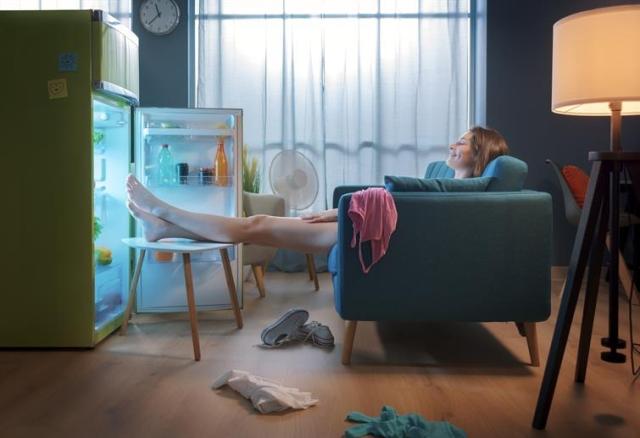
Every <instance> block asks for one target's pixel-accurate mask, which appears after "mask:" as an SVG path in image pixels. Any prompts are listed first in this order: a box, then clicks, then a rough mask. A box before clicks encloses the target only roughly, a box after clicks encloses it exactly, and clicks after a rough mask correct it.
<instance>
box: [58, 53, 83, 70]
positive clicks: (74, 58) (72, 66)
mask: <svg viewBox="0 0 640 438" xmlns="http://www.w3.org/2000/svg"><path fill="white" fill-rule="evenodd" d="M77 70H78V54H77V53H74V52H63V53H60V54H59V55H58V71H77Z"/></svg>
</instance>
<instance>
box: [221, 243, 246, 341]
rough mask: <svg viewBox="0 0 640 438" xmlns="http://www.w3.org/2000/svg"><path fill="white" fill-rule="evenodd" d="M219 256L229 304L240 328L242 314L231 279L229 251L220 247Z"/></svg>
mask: <svg viewBox="0 0 640 438" xmlns="http://www.w3.org/2000/svg"><path fill="white" fill-rule="evenodd" d="M220 257H222V266H223V267H224V278H225V279H226V280H227V289H228V290H229V298H231V306H232V307H233V313H234V315H235V317H236V325H237V326H238V328H239V329H241V328H242V314H241V313H240V305H239V304H238V297H237V295H236V285H235V282H234V281H233V272H232V271H231V263H230V262H229V252H228V251H227V248H220Z"/></svg>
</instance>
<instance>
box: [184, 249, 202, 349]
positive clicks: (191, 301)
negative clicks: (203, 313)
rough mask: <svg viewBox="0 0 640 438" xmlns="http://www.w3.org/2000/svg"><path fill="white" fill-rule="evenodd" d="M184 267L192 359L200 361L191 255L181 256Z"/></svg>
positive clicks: (186, 253)
mask: <svg viewBox="0 0 640 438" xmlns="http://www.w3.org/2000/svg"><path fill="white" fill-rule="evenodd" d="M182 262H183V266H184V284H185V286H186V289H187V303H188V305H189V320H190V321H191V341H192V342H193V357H194V358H195V360H196V361H198V360H200V337H199V335H198V316H197V314H196V300H195V298H194V296H193V278H192V276H191V254H189V253H188V252H185V253H183V254H182Z"/></svg>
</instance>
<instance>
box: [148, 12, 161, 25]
mask: <svg viewBox="0 0 640 438" xmlns="http://www.w3.org/2000/svg"><path fill="white" fill-rule="evenodd" d="M159 16H160V14H158V15H156V16H155V17H153V19H152V20H151V21H150V22H148V23H147V25H149V24H151V23H153V22H154V21H156V19H157V18H158V17H159Z"/></svg>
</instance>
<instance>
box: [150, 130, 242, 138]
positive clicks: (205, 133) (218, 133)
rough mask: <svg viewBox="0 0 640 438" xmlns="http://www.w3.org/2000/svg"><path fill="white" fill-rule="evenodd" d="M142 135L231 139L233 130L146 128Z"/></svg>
mask: <svg viewBox="0 0 640 438" xmlns="http://www.w3.org/2000/svg"><path fill="white" fill-rule="evenodd" d="M142 133H143V135H145V136H153V135H158V136H160V135H162V136H175V137H196V136H197V137H230V136H232V135H233V129H190V128H144V129H143V130H142Z"/></svg>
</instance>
